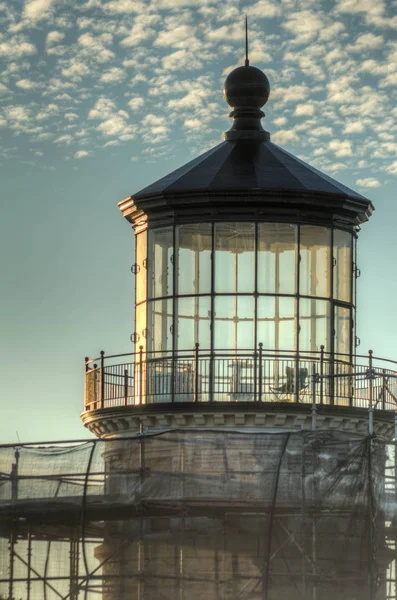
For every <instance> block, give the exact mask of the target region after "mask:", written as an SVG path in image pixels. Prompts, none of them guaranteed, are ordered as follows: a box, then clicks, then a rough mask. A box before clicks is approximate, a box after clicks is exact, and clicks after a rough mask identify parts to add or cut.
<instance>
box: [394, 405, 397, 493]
mask: <svg viewBox="0 0 397 600" xmlns="http://www.w3.org/2000/svg"><path fill="white" fill-rule="evenodd" d="M394 441H395V442H397V415H394ZM394 452H396V450H394ZM396 456H397V452H396ZM396 480H397V472H396ZM396 490H397V487H396Z"/></svg>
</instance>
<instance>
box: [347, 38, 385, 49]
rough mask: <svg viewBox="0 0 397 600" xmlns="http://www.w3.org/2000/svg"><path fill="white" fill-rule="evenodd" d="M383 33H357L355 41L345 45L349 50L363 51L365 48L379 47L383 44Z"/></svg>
mask: <svg viewBox="0 0 397 600" xmlns="http://www.w3.org/2000/svg"><path fill="white" fill-rule="evenodd" d="M384 41H385V40H384V37H383V35H375V34H373V33H364V34H362V35H359V36H358V38H357V39H356V41H355V43H354V44H352V45H350V46H347V48H346V49H347V50H348V51H350V52H364V51H365V50H374V49H377V48H380V47H381V46H383V44H384Z"/></svg>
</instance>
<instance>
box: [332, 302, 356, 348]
mask: <svg viewBox="0 0 397 600" xmlns="http://www.w3.org/2000/svg"><path fill="white" fill-rule="evenodd" d="M351 323H352V321H351V311H350V308H345V307H344V306H335V353H336V354H345V355H348V356H349V355H350V344H351ZM348 356H347V357H345V359H347V358H348Z"/></svg>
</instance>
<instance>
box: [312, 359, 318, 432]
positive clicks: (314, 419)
mask: <svg viewBox="0 0 397 600" xmlns="http://www.w3.org/2000/svg"><path fill="white" fill-rule="evenodd" d="M316 383H317V373H316V364H315V363H313V364H312V431H316V428H317V407H316Z"/></svg>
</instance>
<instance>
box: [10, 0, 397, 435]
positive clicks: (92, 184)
mask: <svg viewBox="0 0 397 600" xmlns="http://www.w3.org/2000/svg"><path fill="white" fill-rule="evenodd" d="M245 14H247V15H248V21H249V30H250V62H251V64H253V65H255V66H257V67H259V68H261V69H263V70H264V71H265V72H266V74H267V76H268V78H269V80H270V83H271V89H272V91H271V94H270V99H269V102H268V104H267V106H266V107H265V112H266V115H267V116H266V118H265V119H264V120H263V125H264V128H265V129H267V130H268V131H270V132H271V136H272V141H273V142H275V143H276V144H279V145H281V146H282V147H284V148H285V149H287V150H288V151H290V152H292V153H293V154H295V155H297V156H298V157H300V158H302V159H304V160H306V161H308V162H310V163H311V164H312V165H314V166H316V167H317V168H319V169H320V170H322V171H324V172H325V173H327V174H329V175H331V176H332V177H334V178H336V179H338V180H339V181H341V182H343V183H345V184H347V185H348V186H350V187H352V188H354V189H356V190H357V191H358V192H360V193H362V194H364V195H366V196H367V197H369V198H370V199H371V200H372V201H373V203H374V204H375V207H376V211H375V213H374V215H373V217H372V218H371V220H370V222H368V223H367V224H365V225H364V226H363V227H362V231H361V233H360V238H359V260H358V266H359V267H360V269H361V277H360V279H359V281H358V294H359V300H358V307H359V308H358V314H357V334H358V336H359V338H360V340H361V345H360V348H359V351H361V352H362V353H366V352H367V350H368V349H369V348H372V349H373V350H374V352H375V354H376V355H378V356H385V357H387V358H391V359H394V360H397V324H396V299H397V273H396V264H397V245H396V223H397V204H396V193H395V190H396V184H397V102H396V100H397V1H396V0H389V1H388V2H386V1H383V0H333V1H331V0H277V1H276V0H273V1H271V0H258V1H256V0H253V1H250V0H245V1H242V0H224V1H222V2H220V1H219V0H145V1H143V0H24V1H23V0H6V1H4V2H1V0H0V23H1V25H0V61H1V75H0V176H1V213H0V214H1V218H0V275H1V284H2V285H1V295H0V305H1V306H0V331H1V336H0V408H1V416H0V443H12V442H17V441H18V440H21V441H43V440H55V439H81V438H87V437H90V434H89V433H88V431H87V430H85V429H84V428H83V426H82V424H81V422H80V420H79V414H80V413H81V411H82V409H83V388H84V357H85V356H91V357H93V356H98V354H99V351H100V350H102V349H103V350H105V351H106V353H107V354H118V353H122V352H132V351H133V347H132V344H131V342H130V334H131V333H132V332H133V331H134V324H133V276H132V274H131V271H130V268H131V265H132V264H133V262H134V254H133V252H134V250H133V248H134V240H133V232H132V230H131V227H130V226H129V224H128V223H127V222H126V221H124V220H123V218H122V216H121V213H120V211H119V209H118V208H117V202H119V201H120V200H122V199H123V198H125V197H127V196H129V195H130V194H133V193H134V192H136V191H138V190H140V189H142V188H143V187H145V186H146V185H148V184H149V183H151V182H153V181H154V180H156V179H158V178H160V177H161V176H163V175H165V174H166V173H168V172H170V171H172V170H174V169H175V168H177V167H179V166H181V165H182V164H184V163H185V162H187V160H189V159H191V158H194V157H195V156H197V155H198V154H199V153H201V152H204V151H205V150H208V149H209V148H211V147H212V146H214V145H216V144H217V143H219V142H220V141H222V135H223V132H224V131H225V130H227V129H229V127H230V125H231V121H230V120H229V119H228V112H229V110H230V109H229V110H228V106H227V105H226V103H225V101H224V99H223V96H222V86H223V81H224V79H225V76H226V75H227V73H228V72H229V71H230V70H231V69H232V68H234V67H235V66H237V65H241V64H243V59H244V15H245Z"/></svg>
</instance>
